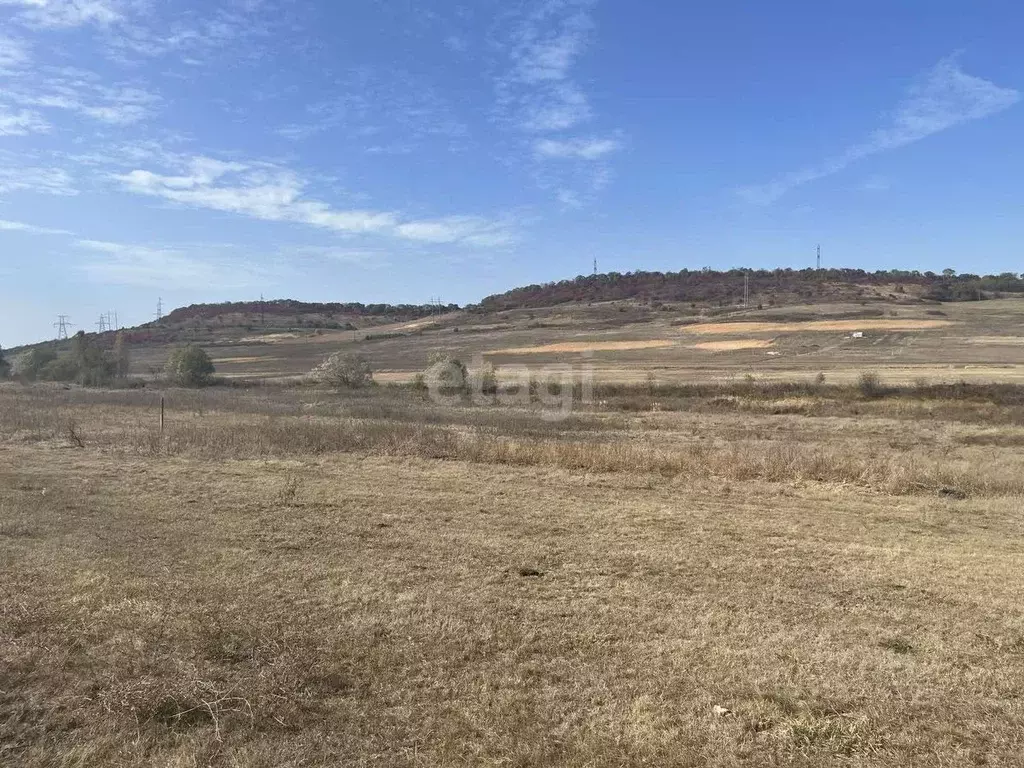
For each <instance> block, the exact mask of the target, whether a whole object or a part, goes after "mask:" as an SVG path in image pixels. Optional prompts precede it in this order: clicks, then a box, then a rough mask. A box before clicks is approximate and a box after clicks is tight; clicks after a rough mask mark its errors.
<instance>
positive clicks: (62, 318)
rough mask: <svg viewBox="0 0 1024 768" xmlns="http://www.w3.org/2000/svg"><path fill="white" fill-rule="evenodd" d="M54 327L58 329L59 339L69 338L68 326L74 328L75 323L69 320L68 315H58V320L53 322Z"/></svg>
mask: <svg viewBox="0 0 1024 768" xmlns="http://www.w3.org/2000/svg"><path fill="white" fill-rule="evenodd" d="M53 327H54V328H56V329H57V341H61V340H64V339H67V337H68V328H73V327H74V324H73V323H70V322H68V316H67V315H57V322H56V323H54V324H53Z"/></svg>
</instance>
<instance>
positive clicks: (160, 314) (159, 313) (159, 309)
mask: <svg viewBox="0 0 1024 768" xmlns="http://www.w3.org/2000/svg"><path fill="white" fill-rule="evenodd" d="M163 319H164V300H163V299H162V298H158V299H157V300H156V321H157V322H158V323H159V322H160V321H161V320H163Z"/></svg>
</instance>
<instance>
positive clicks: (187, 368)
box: [164, 344, 215, 387]
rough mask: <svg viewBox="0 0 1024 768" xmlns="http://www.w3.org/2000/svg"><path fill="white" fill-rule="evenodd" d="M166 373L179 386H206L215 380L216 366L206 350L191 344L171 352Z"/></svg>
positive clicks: (165, 369)
mask: <svg viewBox="0 0 1024 768" xmlns="http://www.w3.org/2000/svg"><path fill="white" fill-rule="evenodd" d="M164 373H165V374H166V375H167V378H168V380H169V381H171V382H172V383H173V384H177V385H178V386H179V387H206V386H209V385H210V384H211V383H212V382H213V374H214V373H215V368H214V365H213V361H212V360H211V359H210V356H209V355H208V354H206V350H204V349H202V348H201V347H197V346H196V345H194V344H189V345H187V346H184V347H181V348H180V349H176V350H174V352H172V353H171V356H170V358H169V359H168V360H167V365H166V366H165V368H164Z"/></svg>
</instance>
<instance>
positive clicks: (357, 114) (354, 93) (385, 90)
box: [277, 69, 469, 154]
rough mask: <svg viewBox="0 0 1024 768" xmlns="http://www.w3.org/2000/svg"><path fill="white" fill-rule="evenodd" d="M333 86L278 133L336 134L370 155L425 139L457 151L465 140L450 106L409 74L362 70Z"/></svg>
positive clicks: (298, 136)
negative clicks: (333, 89) (327, 95)
mask: <svg viewBox="0 0 1024 768" xmlns="http://www.w3.org/2000/svg"><path fill="white" fill-rule="evenodd" d="M336 91H337V92H339V93H337V94H336V95H332V96H331V98H329V99H325V100H321V101H317V102H314V103H312V104H310V105H309V106H308V107H307V108H306V110H305V115H303V116H302V117H301V119H299V120H297V121H295V122H292V123H289V124H287V125H284V126H282V127H281V128H279V129H278V130H277V133H278V134H279V135H281V136H283V137H285V138H287V139H291V140H294V141H301V140H304V139H309V138H311V137H313V136H316V135H318V134H323V133H339V134H342V135H344V136H345V137H346V141H347V142H349V143H350V144H354V145H357V146H361V147H362V149H363V151H365V152H368V153H373V154H407V153H408V152H411V151H413V150H414V149H416V148H418V147H421V146H423V145H425V144H427V143H428V142H433V144H434V145H437V144H438V143H440V144H441V145H442V146H444V148H446V149H450V150H459V149H462V148H463V146H464V145H465V143H466V141H467V140H468V137H469V128H468V127H467V125H466V124H465V123H464V122H463V121H462V120H460V119H459V118H458V116H457V115H456V113H455V109H454V108H453V107H452V106H451V105H450V104H449V103H448V101H447V100H446V99H445V98H444V97H443V96H442V95H441V94H440V93H439V92H438V91H437V90H436V89H435V88H434V87H433V86H432V85H431V84H430V83H429V82H427V81H426V80H425V79H424V78H422V77H420V76H418V75H416V74H414V73H410V72H382V71H374V70H370V69H361V70H359V71H358V72H356V73H354V74H352V75H350V76H348V77H346V78H345V79H344V80H343V81H342V82H341V83H339V84H338V85H337V86H336Z"/></svg>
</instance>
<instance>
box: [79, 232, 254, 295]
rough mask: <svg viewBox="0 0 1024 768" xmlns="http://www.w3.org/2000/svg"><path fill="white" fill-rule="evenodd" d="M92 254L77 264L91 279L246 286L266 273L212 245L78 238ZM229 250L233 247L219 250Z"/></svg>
mask: <svg viewBox="0 0 1024 768" xmlns="http://www.w3.org/2000/svg"><path fill="white" fill-rule="evenodd" d="M75 245H76V246H77V247H78V248H80V249H83V250H85V251H89V252H92V253H94V254H96V255H95V256H94V257H92V258H86V259H85V260H84V261H83V262H82V263H80V264H79V269H80V270H81V271H82V272H84V273H85V275H86V276H87V277H88V278H89V279H90V280H92V281H93V282H97V283H103V284H107V285H127V286H136V287H141V288H166V289H181V290H199V289H207V288H209V287H210V286H211V285H216V286H217V287H219V288H224V289H228V288H250V287H253V286H257V285H263V284H266V282H267V279H268V273H267V272H266V271H265V270H262V269H259V268H257V267H254V266H253V265H252V264H251V263H249V262H247V261H245V260H243V259H240V258H237V257H227V256H225V255H224V254H223V253H222V254H219V255H218V254H217V253H216V251H217V250H218V249H216V248H210V247H194V248H165V247H159V246H152V245H139V244H132V243H114V242H106V241H98V240H78V241H76V243H75ZM223 250H233V249H230V248H228V249H223Z"/></svg>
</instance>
